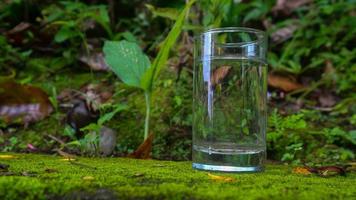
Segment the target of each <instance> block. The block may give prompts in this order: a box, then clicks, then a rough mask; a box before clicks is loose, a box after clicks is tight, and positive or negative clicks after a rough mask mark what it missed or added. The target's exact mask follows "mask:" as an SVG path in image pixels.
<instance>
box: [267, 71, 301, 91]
mask: <svg viewBox="0 0 356 200" xmlns="http://www.w3.org/2000/svg"><path fill="white" fill-rule="evenodd" d="M268 85H269V86H271V87H274V88H277V89H281V90H283V91H285V92H291V91H294V90H298V89H302V88H303V85H301V84H300V83H298V82H296V81H295V80H293V79H291V78H289V77H287V76H281V75H276V74H271V73H270V74H268Z"/></svg>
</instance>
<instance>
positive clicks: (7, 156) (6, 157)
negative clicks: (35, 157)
mask: <svg viewBox="0 0 356 200" xmlns="http://www.w3.org/2000/svg"><path fill="white" fill-rule="evenodd" d="M13 158H17V157H16V156H13V155H0V159H13Z"/></svg>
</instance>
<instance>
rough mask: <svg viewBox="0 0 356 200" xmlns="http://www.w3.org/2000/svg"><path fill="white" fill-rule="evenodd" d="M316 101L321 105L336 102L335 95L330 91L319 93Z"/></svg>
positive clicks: (329, 104)
mask: <svg viewBox="0 0 356 200" xmlns="http://www.w3.org/2000/svg"><path fill="white" fill-rule="evenodd" d="M318 101H319V103H320V106H321V107H332V106H334V105H335V104H336V97H335V96H334V95H333V94H331V92H328V91H324V92H321V93H320V94H319V96H318Z"/></svg>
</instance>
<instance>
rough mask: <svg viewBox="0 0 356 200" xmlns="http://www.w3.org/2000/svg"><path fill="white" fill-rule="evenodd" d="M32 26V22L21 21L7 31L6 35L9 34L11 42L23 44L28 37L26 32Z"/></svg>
mask: <svg viewBox="0 0 356 200" xmlns="http://www.w3.org/2000/svg"><path fill="white" fill-rule="evenodd" d="M30 28H31V24H30V23H27V22H21V23H19V24H18V25H16V26H15V27H14V28H12V29H11V30H9V31H7V32H6V33H5V35H6V36H7V38H8V40H9V42H11V43H13V44H15V45H22V43H23V42H24V40H25V38H26V34H25V33H26V32H27V31H28V30H29V29H30Z"/></svg>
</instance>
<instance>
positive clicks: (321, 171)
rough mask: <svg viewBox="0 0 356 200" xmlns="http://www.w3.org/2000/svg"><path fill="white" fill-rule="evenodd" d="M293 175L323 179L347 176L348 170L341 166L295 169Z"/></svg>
mask: <svg viewBox="0 0 356 200" xmlns="http://www.w3.org/2000/svg"><path fill="white" fill-rule="evenodd" d="M292 173H294V174H302V175H310V174H317V175H319V176H321V177H330V176H336V175H341V176H344V175H346V170H345V169H344V168H343V167H339V166H322V167H295V168H294V169H293V170H292Z"/></svg>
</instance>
